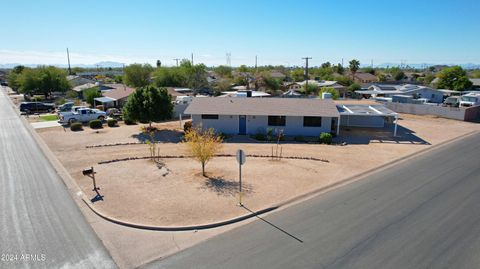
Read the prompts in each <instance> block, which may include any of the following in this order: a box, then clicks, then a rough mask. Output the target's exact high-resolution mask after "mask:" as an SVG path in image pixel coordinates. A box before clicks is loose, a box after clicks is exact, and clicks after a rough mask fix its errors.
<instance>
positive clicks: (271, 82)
mask: <svg viewBox="0 0 480 269" xmlns="http://www.w3.org/2000/svg"><path fill="white" fill-rule="evenodd" d="M263 82H264V84H265V88H266V89H267V92H269V93H273V94H274V93H275V92H276V91H278V90H280V86H281V83H280V80H278V79H276V78H272V77H271V76H270V75H263Z"/></svg>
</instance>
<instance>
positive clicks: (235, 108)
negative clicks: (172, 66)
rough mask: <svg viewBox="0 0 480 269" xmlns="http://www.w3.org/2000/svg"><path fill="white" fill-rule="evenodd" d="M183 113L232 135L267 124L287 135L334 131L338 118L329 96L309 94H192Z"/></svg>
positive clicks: (203, 125) (195, 122)
mask: <svg viewBox="0 0 480 269" xmlns="http://www.w3.org/2000/svg"><path fill="white" fill-rule="evenodd" d="M185 114H190V115H191V118H192V124H193V126H196V127H201V128H204V129H206V128H213V129H215V130H216V131H217V132H222V133H225V134H235V135H236V134H240V135H246V134H250V135H254V134H257V133H264V134H265V133H266V131H267V129H268V128H272V129H274V130H277V131H279V130H282V132H283V134H284V135H287V136H295V135H303V136H318V135H320V133H322V132H326V133H332V132H333V133H337V134H338V131H339V120H340V113H339V112H338V110H337V107H336V106H335V103H334V102H333V101H332V100H330V99H313V98H229V97H226V98H215V97H204V98H194V99H193V101H192V103H191V104H190V105H189V106H188V107H187V109H186V110H185Z"/></svg>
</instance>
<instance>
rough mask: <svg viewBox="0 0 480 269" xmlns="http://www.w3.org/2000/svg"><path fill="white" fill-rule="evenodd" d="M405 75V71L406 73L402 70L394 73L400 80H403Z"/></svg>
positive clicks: (394, 76) (397, 79)
mask: <svg viewBox="0 0 480 269" xmlns="http://www.w3.org/2000/svg"><path fill="white" fill-rule="evenodd" d="M404 77H405V73H404V72H403V71H401V70H400V71H398V72H396V73H394V74H393V78H394V79H395V80H396V81H400V80H402V79H403V78H404Z"/></svg>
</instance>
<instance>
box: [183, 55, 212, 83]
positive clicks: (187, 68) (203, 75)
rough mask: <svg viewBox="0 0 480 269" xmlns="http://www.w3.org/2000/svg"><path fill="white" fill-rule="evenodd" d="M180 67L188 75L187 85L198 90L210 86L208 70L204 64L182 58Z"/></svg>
mask: <svg viewBox="0 0 480 269" xmlns="http://www.w3.org/2000/svg"><path fill="white" fill-rule="evenodd" d="M180 69H181V70H182V73H184V74H185V77H186V86H187V87H188V88H191V89H193V90H198V89H201V88H203V87H207V86H208V82H207V71H206V67H205V65H204V64H196V65H192V63H191V62H190V61H188V60H185V59H184V60H182V61H181V63H180Z"/></svg>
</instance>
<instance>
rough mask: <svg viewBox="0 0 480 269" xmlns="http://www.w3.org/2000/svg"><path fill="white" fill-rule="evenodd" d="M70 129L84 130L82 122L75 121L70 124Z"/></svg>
mask: <svg viewBox="0 0 480 269" xmlns="http://www.w3.org/2000/svg"><path fill="white" fill-rule="evenodd" d="M70 130H72V131H74V132H76V131H82V130H83V125H82V124H81V123H80V122H74V123H72V124H70Z"/></svg>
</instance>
